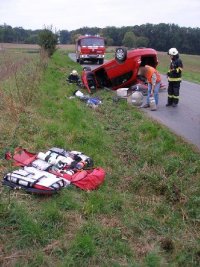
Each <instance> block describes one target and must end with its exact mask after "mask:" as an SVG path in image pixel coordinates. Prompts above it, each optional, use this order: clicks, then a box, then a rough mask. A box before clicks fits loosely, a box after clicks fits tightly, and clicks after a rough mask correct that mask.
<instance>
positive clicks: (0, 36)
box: [0, 23, 200, 55]
mask: <svg viewBox="0 0 200 267" xmlns="http://www.w3.org/2000/svg"><path fill="white" fill-rule="evenodd" d="M41 31H42V30H41V29H39V30H25V29H23V28H22V27H15V28H12V27H11V26H9V25H6V24H4V25H0V42H1V43H26V44H37V43H38V36H39V34H40V33H41ZM85 34H91V35H95V34H99V35H100V36H103V37H104V38H105V41H106V45H107V46H126V47H128V48H134V47H152V48H154V49H156V50H158V51H168V49H169V48H171V47H176V48H177V49H178V51H179V52H180V53H185V54H196V55H200V28H190V27H180V26H178V25H176V24H166V23H159V24H150V23H147V24H142V25H135V26H124V27H114V26H111V27H109V26H108V27H105V28H98V27H83V28H80V29H76V30H73V31H68V30H61V31H57V32H56V35H57V36H58V40H59V43H60V44H74V43H75V40H76V38H77V36H79V35H85Z"/></svg>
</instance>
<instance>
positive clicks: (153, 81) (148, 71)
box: [138, 65, 161, 108]
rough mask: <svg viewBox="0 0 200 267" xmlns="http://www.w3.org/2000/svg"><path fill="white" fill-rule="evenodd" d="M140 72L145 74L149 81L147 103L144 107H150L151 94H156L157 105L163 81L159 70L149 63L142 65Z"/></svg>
mask: <svg viewBox="0 0 200 267" xmlns="http://www.w3.org/2000/svg"><path fill="white" fill-rule="evenodd" d="M138 74H139V75H142V76H144V77H145V78H146V79H147V82H148V94H147V103H146V104H145V105H143V106H142V107H143V108H148V107H150V97H151V96H154V98H155V104H156V106H157V105H158V93H159V89H160V83H161V77H160V74H159V72H158V71H157V70H156V69H155V68H153V67H151V66H149V65H145V66H144V67H140V69H139V72H138Z"/></svg>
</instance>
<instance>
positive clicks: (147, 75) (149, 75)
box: [145, 65, 161, 83]
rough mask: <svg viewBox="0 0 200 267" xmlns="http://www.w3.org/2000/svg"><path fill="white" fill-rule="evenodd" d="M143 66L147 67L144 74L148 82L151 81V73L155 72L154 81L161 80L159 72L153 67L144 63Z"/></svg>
mask: <svg viewBox="0 0 200 267" xmlns="http://www.w3.org/2000/svg"><path fill="white" fill-rule="evenodd" d="M145 67H146V68H147V72H146V74H145V76H146V78H147V81H148V82H149V83H152V81H151V78H152V75H153V74H154V73H155V74H156V83H158V82H160V81H161V77H160V74H159V72H158V71H157V70H156V69H154V68H153V67H151V66H148V65H146V66H145Z"/></svg>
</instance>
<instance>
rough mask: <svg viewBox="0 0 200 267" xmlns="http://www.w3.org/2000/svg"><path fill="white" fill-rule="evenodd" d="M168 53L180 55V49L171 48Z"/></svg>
mask: <svg viewBox="0 0 200 267" xmlns="http://www.w3.org/2000/svg"><path fill="white" fill-rule="evenodd" d="M168 55H170V56H176V55H178V50H177V49H176V48H174V47H173V48H170V49H169V51H168Z"/></svg>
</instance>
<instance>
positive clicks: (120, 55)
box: [115, 47, 127, 63]
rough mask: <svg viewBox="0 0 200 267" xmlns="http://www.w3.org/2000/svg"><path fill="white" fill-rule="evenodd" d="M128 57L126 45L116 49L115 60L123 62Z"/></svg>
mask: <svg viewBox="0 0 200 267" xmlns="http://www.w3.org/2000/svg"><path fill="white" fill-rule="evenodd" d="M126 58H127V50H126V48H124V47H118V48H116V50H115V60H116V61H118V62H119V63H122V62H124V61H125V60H126Z"/></svg>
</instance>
